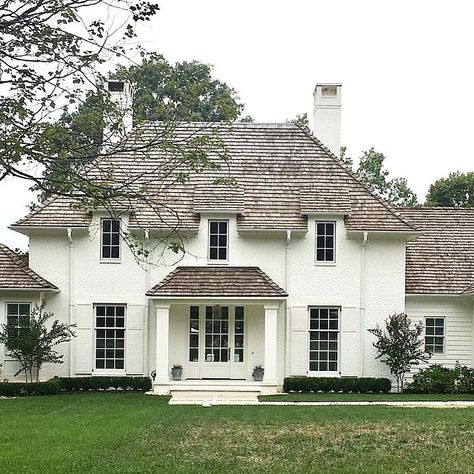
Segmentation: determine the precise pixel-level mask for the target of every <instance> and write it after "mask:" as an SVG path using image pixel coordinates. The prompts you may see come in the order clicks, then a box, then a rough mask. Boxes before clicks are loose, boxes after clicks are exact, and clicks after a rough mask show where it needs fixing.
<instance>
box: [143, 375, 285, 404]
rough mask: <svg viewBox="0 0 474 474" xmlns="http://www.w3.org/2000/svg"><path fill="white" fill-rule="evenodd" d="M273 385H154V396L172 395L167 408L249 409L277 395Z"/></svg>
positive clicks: (233, 382) (228, 382)
mask: <svg viewBox="0 0 474 474" xmlns="http://www.w3.org/2000/svg"><path fill="white" fill-rule="evenodd" d="M277 389H278V387H277V386H276V385H269V384H265V383H263V382H254V381H251V380H221V379H215V380H210V379H208V380H183V381H170V382H169V383H166V384H163V383H160V384H154V386H153V392H151V394H153V395H171V399H170V401H169V404H170V405H252V404H257V403H258V396H259V395H270V394H273V393H277V392H278V390H277Z"/></svg>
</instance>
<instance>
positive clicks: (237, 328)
mask: <svg viewBox="0 0 474 474" xmlns="http://www.w3.org/2000/svg"><path fill="white" fill-rule="evenodd" d="M243 361H244V307H243V306H236V307H235V322H234V362H243Z"/></svg>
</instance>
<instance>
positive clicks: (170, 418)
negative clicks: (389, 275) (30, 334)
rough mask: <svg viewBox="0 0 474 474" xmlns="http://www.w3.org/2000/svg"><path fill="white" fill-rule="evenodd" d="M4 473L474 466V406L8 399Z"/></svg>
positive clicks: (112, 397)
mask: <svg viewBox="0 0 474 474" xmlns="http://www.w3.org/2000/svg"><path fill="white" fill-rule="evenodd" d="M0 427H1V428H0V466H1V467H0V471H1V472H5V473H7V472H8V473H17V472H21V473H23V474H27V473H57V472H67V473H68V474H69V473H79V472H80V473H138V472H143V473H155V472H170V473H194V472H195V473H201V472H206V473H208V472H209V473H222V472H252V473H259V472H278V473H279V472H324V473H373V472H377V473H385V472H387V473H390V472H393V473H408V472H411V473H425V472H426V473H428V472H443V473H456V472H459V473H461V472H462V473H471V472H474V409H470V408H468V409H426V408H394V407H380V406H369V407H367V406H363V407H348V406H338V407H304V406H297V407H292V406H290V407H278V406H277V407H274V406H261V407H259V406H242V407H222V406H221V407H211V408H203V407H199V406H196V407H194V406H169V405H167V400H166V399H164V398H161V397H151V396H145V395H142V394H137V393H131V394H117V393H114V394H102V393H101V394H83V395H64V396H52V397H31V398H19V399H12V400H0Z"/></svg>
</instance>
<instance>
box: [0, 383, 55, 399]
mask: <svg viewBox="0 0 474 474" xmlns="http://www.w3.org/2000/svg"><path fill="white" fill-rule="evenodd" d="M59 393H61V387H60V385H59V383H58V381H57V380H55V379H52V380H48V381H47V382H33V383H25V382H1V383H0V396H2V397H23V396H27V395H57V394H59Z"/></svg>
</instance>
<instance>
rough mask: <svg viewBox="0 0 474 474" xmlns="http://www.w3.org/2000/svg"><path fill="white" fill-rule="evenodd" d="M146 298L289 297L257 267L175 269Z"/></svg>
mask: <svg viewBox="0 0 474 474" xmlns="http://www.w3.org/2000/svg"><path fill="white" fill-rule="evenodd" d="M147 296H152V297H153V296H155V297H156V296H158V297H159V296H166V297H206V296H207V297H242V298H245V297H248V298H254V297H261V298H275V297H277V298H284V297H286V296H288V294H287V293H286V291H285V290H283V289H282V288H280V287H279V286H278V285H277V284H276V283H275V282H274V281H273V280H272V279H271V278H270V277H269V276H268V275H267V274H266V273H264V272H263V271H262V270H260V268H258V267H177V268H176V269H175V270H174V271H172V272H171V273H170V274H169V275H168V276H167V277H166V278H165V279H164V280H163V281H161V282H160V283H158V284H157V285H156V286H154V287H153V288H152V289H151V290H150V291H148V293H147Z"/></svg>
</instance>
